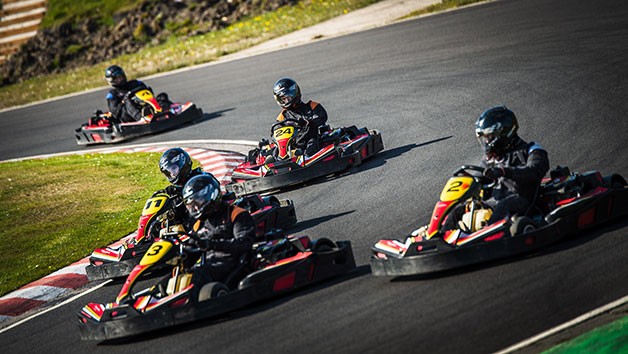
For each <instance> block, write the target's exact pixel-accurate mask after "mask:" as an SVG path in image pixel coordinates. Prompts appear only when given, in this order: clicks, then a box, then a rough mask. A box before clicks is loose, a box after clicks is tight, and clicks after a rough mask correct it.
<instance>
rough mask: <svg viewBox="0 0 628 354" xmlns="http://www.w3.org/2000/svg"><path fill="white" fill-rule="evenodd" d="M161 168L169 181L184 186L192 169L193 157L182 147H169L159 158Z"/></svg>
mask: <svg viewBox="0 0 628 354" xmlns="http://www.w3.org/2000/svg"><path fill="white" fill-rule="evenodd" d="M159 169H160V170H161V173H163V174H164V175H165V176H166V178H167V179H168V182H170V183H172V184H174V185H176V186H182V185H183V184H185V182H186V180H187V179H188V175H189V174H190V171H191V170H192V159H191V158H190V155H188V153H187V152H185V151H184V150H183V149H181V148H174V149H168V150H166V151H165V152H164V153H163V154H162V155H161V158H160V159H159Z"/></svg>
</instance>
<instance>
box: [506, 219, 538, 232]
mask: <svg viewBox="0 0 628 354" xmlns="http://www.w3.org/2000/svg"><path fill="white" fill-rule="evenodd" d="M535 228H536V227H535V226H534V223H533V222H532V220H531V219H530V218H529V217H527V216H520V217H516V218H515V220H514V221H513V223H512V225H510V235H511V236H517V235H521V234H525V233H528V232H531V231H534V229H535Z"/></svg>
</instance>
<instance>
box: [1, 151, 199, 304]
mask: <svg viewBox="0 0 628 354" xmlns="http://www.w3.org/2000/svg"><path fill="white" fill-rule="evenodd" d="M160 156H161V154H155V153H152V154H149V153H137V154H124V153H116V154H87V155H74V156H62V157H54V158H49V159H41V160H39V159H37V160H27V161H20V162H10V163H2V164H0V269H2V272H0V296H2V295H4V294H6V293H7V292H9V291H12V290H15V289H17V288H19V287H20V286H22V285H25V284H27V283H29V282H31V281H33V280H36V279H39V278H41V277H43V276H45V275H47V274H49V273H51V272H53V271H55V270H56V269H59V268H61V267H64V266H66V265H68V264H70V263H72V262H75V261H78V260H80V259H82V258H83V257H85V256H88V255H89V254H91V252H92V251H93V250H94V248H99V247H104V246H107V245H109V244H111V243H112V242H114V241H116V240H119V239H120V238H121V237H122V236H124V235H126V234H128V233H130V232H132V231H134V230H135V229H136V228H137V223H138V220H139V216H140V214H141V211H142V208H143V205H144V202H145V201H146V199H147V198H148V197H150V195H151V194H152V193H153V192H154V191H156V190H158V189H161V188H164V187H165V186H167V185H168V182H167V181H166V179H165V177H164V176H163V175H162V174H161V172H160V171H159V168H158V167H157V163H158V161H159V157H160ZM198 165H199V164H198V162H195V167H196V166H198Z"/></svg>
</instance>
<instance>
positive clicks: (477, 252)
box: [370, 166, 628, 276]
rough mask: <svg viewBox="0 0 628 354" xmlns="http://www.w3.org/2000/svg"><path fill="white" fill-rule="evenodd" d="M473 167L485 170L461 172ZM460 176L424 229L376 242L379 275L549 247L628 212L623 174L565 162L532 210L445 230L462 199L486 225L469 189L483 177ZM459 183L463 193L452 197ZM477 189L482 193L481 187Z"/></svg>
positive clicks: (374, 260) (459, 264)
mask: <svg viewBox="0 0 628 354" xmlns="http://www.w3.org/2000/svg"><path fill="white" fill-rule="evenodd" d="M468 168H473V169H476V171H477V170H479V171H481V170H482V169H481V168H477V167H474V166H463V167H462V168H461V169H459V170H458V171H457V172H460V171H461V170H463V169H468ZM460 178H468V177H454V178H451V179H450V181H449V182H448V183H447V185H446V186H445V189H443V193H442V194H441V201H439V202H438V203H437V205H436V206H435V208H434V212H433V215H432V218H431V222H430V224H429V225H427V226H426V227H424V228H423V232H420V233H419V232H418V231H419V230H421V229H419V230H417V231H415V232H414V233H413V234H412V235H411V236H408V237H407V238H406V239H405V240H404V241H401V240H381V241H379V242H378V243H376V244H375V245H374V246H373V248H372V251H373V255H372V256H371V258H370V264H371V271H372V273H373V275H376V276H405V275H417V274H426V273H432V272H438V271H443V270H448V269H454V268H459V267H464V266H467V265H471V264H476V263H481V262H486V261H490V260H495V259H500V258H505V257H509V256H513V255H517V254H521V253H525V252H529V251H532V250H535V249H538V248H541V247H544V246H546V245H548V244H551V243H554V242H556V241H558V240H560V239H562V238H564V237H565V236H568V235H571V234H574V233H577V232H579V231H581V230H585V229H588V228H591V227H595V226H598V225H599V224H601V223H604V222H606V221H609V220H611V219H615V218H618V217H625V216H626V215H627V214H628V187H626V181H625V180H624V178H623V177H622V176H620V175H617V174H614V175H609V176H605V177H602V175H601V174H600V173H599V172H597V171H594V172H588V173H582V174H581V173H574V174H571V173H569V170H568V169H567V168H566V167H563V168H558V169H556V170H553V171H552V174H551V178H548V179H545V180H543V182H542V183H541V185H540V186H539V191H538V193H537V197H536V200H535V202H534V203H533V205H532V206H531V207H530V208H529V210H528V213H527V215H525V216H518V215H515V216H513V217H510V218H505V219H503V220H500V221H498V222H496V223H494V224H492V225H482V226H481V227H480V226H478V227H476V228H475V229H472V230H470V229H469V228H468V227H467V226H465V225H464V223H462V224H461V222H459V225H460V229H455V230H442V229H440V228H441V227H442V225H443V223H444V222H445V220H446V218H447V217H448V213H449V212H450V211H451V210H452V209H453V207H454V206H455V204H457V203H459V202H466V203H468V204H466V205H467V214H468V215H469V218H467V223H468V222H469V220H471V221H470V222H471V224H473V223H475V224H477V225H480V224H481V220H479V219H478V220H474V219H472V218H471V216H473V217H474V218H475V217H477V215H478V213H481V212H482V210H475V211H473V210H472V209H473V205H472V202H468V200H469V199H468V198H469V197H470V196H471V194H472V193H473V192H469V191H466V192H465V190H464V188H466V187H469V185H471V186H472V185H473V183H477V182H478V177H473V178H475V181H474V182H470V183H467V182H465V181H464V180H461V179H460ZM454 187H455V188H458V189H455V190H456V193H460V195H462V198H459V199H458V200H456V198H448V196H449V195H448V193H452V192H450V191H451V190H454ZM484 187H486V185H484ZM469 188H470V189H471V188H473V187H469ZM461 189H462V190H461ZM459 190H460V191H459ZM458 191H459V192H458ZM476 191H477V192H475V193H476V196H477V193H479V192H481V188H480V189H477V190H476ZM470 204H471V211H470V212H469V205H470ZM477 209H481V207H478V208H477ZM463 229H464V230H463Z"/></svg>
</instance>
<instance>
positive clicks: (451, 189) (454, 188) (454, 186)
mask: <svg viewBox="0 0 628 354" xmlns="http://www.w3.org/2000/svg"><path fill="white" fill-rule="evenodd" d="M461 185H462V182H460V181H455V182H454V183H452V184H451V186H449V189H448V190H447V192H459V191H460V189H458V187H460V186H461Z"/></svg>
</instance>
